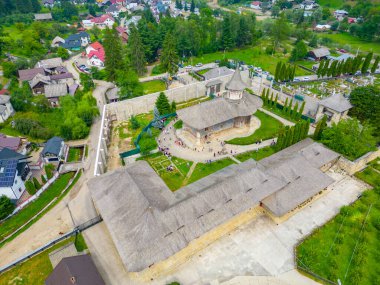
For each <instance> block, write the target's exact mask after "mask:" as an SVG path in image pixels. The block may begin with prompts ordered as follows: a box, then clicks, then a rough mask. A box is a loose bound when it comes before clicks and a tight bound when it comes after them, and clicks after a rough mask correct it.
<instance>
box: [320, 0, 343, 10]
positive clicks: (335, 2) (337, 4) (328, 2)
mask: <svg viewBox="0 0 380 285" xmlns="http://www.w3.org/2000/svg"><path fill="white" fill-rule="evenodd" d="M344 2H345V1H344V0H318V1H317V3H318V4H319V5H321V6H323V7H329V8H335V9H338V8H341V7H342V6H343V4H345V3H344Z"/></svg>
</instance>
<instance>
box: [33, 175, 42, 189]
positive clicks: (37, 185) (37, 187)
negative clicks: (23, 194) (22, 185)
mask: <svg viewBox="0 0 380 285" xmlns="http://www.w3.org/2000/svg"><path fill="white" fill-rule="evenodd" d="M33 184H34V187H36V190H40V189H41V184H40V182H38V180H37V178H36V177H33Z"/></svg>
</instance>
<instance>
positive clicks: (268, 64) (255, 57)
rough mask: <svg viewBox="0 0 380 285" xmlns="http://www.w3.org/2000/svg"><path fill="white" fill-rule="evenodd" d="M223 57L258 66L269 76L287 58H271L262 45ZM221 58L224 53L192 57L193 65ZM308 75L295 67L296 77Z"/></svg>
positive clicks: (274, 56) (279, 56)
mask: <svg viewBox="0 0 380 285" xmlns="http://www.w3.org/2000/svg"><path fill="white" fill-rule="evenodd" d="M289 51H290V50H289ZM225 57H226V58H228V59H231V60H240V61H244V62H245V64H248V65H254V66H259V67H261V68H262V69H263V70H265V71H269V72H270V73H271V74H274V73H275V71H276V65H277V63H278V62H279V61H282V62H288V57H286V56H285V55H284V54H283V53H280V52H277V53H275V54H274V55H273V56H272V55H268V54H266V53H265V46H264V45H263V46H261V45H260V46H254V47H248V48H244V49H235V50H232V51H226V53H225ZM223 58H224V52H223V51H218V52H214V53H208V54H204V55H202V56H198V57H193V63H194V64H196V63H199V62H202V63H211V62H215V60H222V59H223ZM308 74H310V72H307V71H306V70H303V69H301V68H299V67H297V69H296V76H301V75H308Z"/></svg>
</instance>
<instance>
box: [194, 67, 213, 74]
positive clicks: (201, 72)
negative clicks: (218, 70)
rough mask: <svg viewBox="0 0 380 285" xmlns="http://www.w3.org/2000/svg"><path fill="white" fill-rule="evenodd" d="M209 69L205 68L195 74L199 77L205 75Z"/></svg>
mask: <svg viewBox="0 0 380 285" xmlns="http://www.w3.org/2000/svg"><path fill="white" fill-rule="evenodd" d="M210 69H211V68H205V69H202V70H199V71H197V73H198V74H200V75H203V74H205V73H206V72H207V71H209V70H210Z"/></svg>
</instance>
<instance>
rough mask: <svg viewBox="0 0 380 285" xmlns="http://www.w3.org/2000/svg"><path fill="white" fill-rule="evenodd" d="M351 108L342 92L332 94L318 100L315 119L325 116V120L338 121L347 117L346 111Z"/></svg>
mask: <svg viewBox="0 0 380 285" xmlns="http://www.w3.org/2000/svg"><path fill="white" fill-rule="evenodd" d="M351 108H352V105H351V103H350V101H349V100H348V99H347V98H345V97H344V96H343V95H342V94H338V93H336V94H334V95H332V96H330V97H328V98H326V99H323V100H321V101H320V102H319V106H318V110H317V114H316V120H317V121H318V120H319V119H321V118H322V117H323V116H327V121H328V122H331V123H338V122H339V121H340V120H342V119H345V118H347V114H348V111H349V110H350V109H351Z"/></svg>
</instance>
